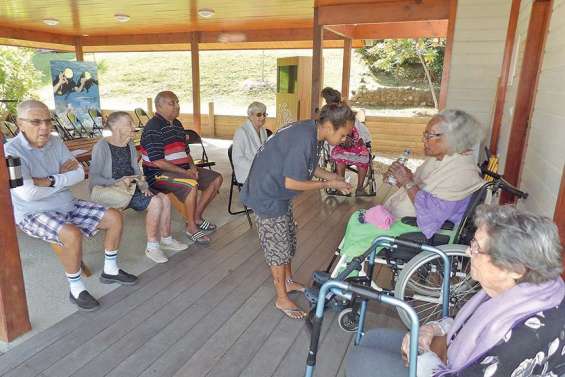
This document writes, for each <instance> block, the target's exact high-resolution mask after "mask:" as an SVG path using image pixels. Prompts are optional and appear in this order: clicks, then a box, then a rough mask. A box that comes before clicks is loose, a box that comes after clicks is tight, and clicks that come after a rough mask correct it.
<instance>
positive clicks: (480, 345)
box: [434, 277, 565, 376]
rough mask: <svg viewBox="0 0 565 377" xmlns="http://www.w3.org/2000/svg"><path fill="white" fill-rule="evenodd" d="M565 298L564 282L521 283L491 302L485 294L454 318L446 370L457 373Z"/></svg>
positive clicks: (463, 308)
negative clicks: (524, 322) (527, 320)
mask: <svg viewBox="0 0 565 377" xmlns="http://www.w3.org/2000/svg"><path fill="white" fill-rule="evenodd" d="M563 297H565V283H563V279H561V277H558V278H557V279H554V280H550V281H547V282H544V283H541V284H530V283H521V284H518V285H516V286H515V287H512V288H510V289H508V290H506V291H504V292H502V293H501V294H499V295H497V296H495V297H494V298H490V297H489V296H488V295H487V294H486V292H485V291H484V289H483V290H481V291H479V292H478V293H477V294H475V296H473V297H472V298H471V299H470V300H469V301H468V302H467V303H466V304H465V305H464V306H463V307H462V308H461V311H460V312H459V313H458V314H457V315H456V316H455V321H454V322H453V325H452V326H451V328H450V329H449V332H448V333H447V340H448V349H447V360H448V363H447V370H445V369H443V370H441V371H440V372H439V373H438V374H435V375H434V376H441V375H443V374H444V373H446V372H450V373H453V372H456V371H458V370H461V369H463V368H464V367H465V366H466V365H468V364H469V363H471V362H473V361H474V360H475V359H476V358H477V357H479V356H481V355H483V354H484V353H485V352H487V351H488V350H489V349H491V348H492V347H494V346H495V345H496V344H497V343H498V342H500V341H501V340H502V339H503V338H504V336H505V335H506V334H507V333H508V331H509V330H510V329H512V327H513V326H514V325H515V324H516V323H517V322H519V321H520V320H524V319H525V318H527V317H528V316H531V315H532V314H534V313H537V312H541V311H544V310H547V309H550V308H552V307H555V306H558V305H559V304H560V303H561V301H563Z"/></svg>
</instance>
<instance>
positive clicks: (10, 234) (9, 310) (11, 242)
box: [0, 135, 31, 342]
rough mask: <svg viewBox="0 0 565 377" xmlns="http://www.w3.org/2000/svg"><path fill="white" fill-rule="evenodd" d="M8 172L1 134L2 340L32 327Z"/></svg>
mask: <svg viewBox="0 0 565 377" xmlns="http://www.w3.org/2000/svg"><path fill="white" fill-rule="evenodd" d="M8 182H9V173H8V168H7V166H6V159H5V158H4V144H3V136H1V135H0V206H1V208H2V211H3V213H4V216H3V219H2V221H1V222H0V261H2V262H1V263H0V340H2V341H5V342H10V341H12V340H14V339H15V338H17V337H18V336H20V335H22V334H24V333H26V332H28V331H29V330H31V324H30V322H29V314H28V311H27V301H26V294H25V286H24V276H23V273H22V264H21V260H20V250H19V248H18V239H17V238H16V225H15V222H14V217H13V215H12V213H13V208H12V198H11V197H10V186H9V183H8Z"/></svg>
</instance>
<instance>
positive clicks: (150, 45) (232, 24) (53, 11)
mask: <svg viewBox="0 0 565 377" xmlns="http://www.w3.org/2000/svg"><path fill="white" fill-rule="evenodd" d="M448 2H449V0H261V1H256V0H0V44H9V45H20V46H28V47H44V48H53V49H63V50H72V49H74V46H76V45H80V46H82V48H83V50H84V51H85V52H88V51H132V50H135V51H140V50H158V49H164V50H170V49H175V48H177V47H178V48H181V49H186V46H187V45H188V43H189V41H190V40H191V33H192V32H195V31H198V32H199V33H200V34H199V35H200V41H201V42H202V46H201V48H202V49H239V48H242V46H247V47H248V48H285V47H286V48H303V47H306V46H311V41H312V26H313V25H312V23H313V14H314V7H318V8H319V9H320V14H322V15H323V19H324V24H325V25H336V24H340V25H338V26H337V27H336V28H335V29H331V28H328V29H327V31H326V33H324V39H326V40H327V41H326V45H327V47H337V46H341V45H342V41H341V40H342V39H343V38H344V37H345V38H352V39H354V45H356V46H359V45H360V44H361V43H362V42H361V39H375V38H374V37H375V36H383V35H384V36H385V37H386V35H390V36H389V37H390V38H394V37H395V33H397V34H398V35H399V37H401V36H402V35H408V36H411V35H417V36H442V35H444V30H446V21H445V20H446V18H447V17H446V16H445V15H446V14H447V13H446V12H447V11H446V10H447V4H448ZM202 8H211V9H213V10H214V11H215V14H214V16H213V17H211V18H208V19H206V18H202V17H200V16H199V15H198V10H199V9H202ZM116 14H125V15H128V16H129V17H130V20H129V21H128V22H124V23H121V22H118V21H117V20H116V19H115V17H114V15H116ZM344 16H346V17H345V18H344ZM46 18H55V19H57V20H58V21H59V24H58V25H56V26H48V25H46V24H45V23H43V21H42V20H44V19H46ZM334 20H335V22H333V21H334ZM344 20H345V21H344ZM352 20H353V21H355V20H359V23H360V24H365V25H364V26H363V27H357V26H355V27H353V28H351V27H349V28H348V26H347V25H346V26H343V25H341V24H349V23H354V22H352ZM404 20H407V21H410V22H415V23H414V24H413V26H414V28H412V24H404V25H401V24H396V25H393V23H398V22H402V21H404ZM421 21H424V22H421ZM372 22H373V23H375V26H371V25H368V24H370V23H372ZM418 22H419V24H418ZM386 23H389V24H390V26H386ZM374 28H376V29H378V30H373V29H374ZM411 28H412V31H411V32H407V30H409V29H411ZM388 30H392V34H387V33H388ZM395 30H401V31H402V32H396V31H395ZM428 34H429V35H428ZM364 35H366V36H364ZM226 36H227V38H228V41H229V43H226V42H224V40H223V39H225V38H224V37H226ZM222 38H223V39H222ZM230 38H234V40H230ZM133 46H135V47H133ZM159 46H161V47H159ZM175 46H176V47H175ZM261 46H263V47H261Z"/></svg>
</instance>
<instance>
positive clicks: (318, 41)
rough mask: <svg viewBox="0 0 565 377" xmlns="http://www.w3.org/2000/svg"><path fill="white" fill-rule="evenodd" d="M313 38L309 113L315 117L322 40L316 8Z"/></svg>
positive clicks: (321, 58)
mask: <svg viewBox="0 0 565 377" xmlns="http://www.w3.org/2000/svg"><path fill="white" fill-rule="evenodd" d="M313 27H314V40H313V44H312V100H311V101H312V102H311V106H310V114H311V116H312V118H316V110H317V109H318V108H319V107H320V92H321V91H322V81H323V80H322V75H323V72H322V60H323V59H324V57H323V51H322V41H323V39H324V27H323V26H322V25H318V8H314V26H313Z"/></svg>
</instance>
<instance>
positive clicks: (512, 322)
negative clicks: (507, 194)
mask: <svg viewBox="0 0 565 377" xmlns="http://www.w3.org/2000/svg"><path fill="white" fill-rule="evenodd" d="M475 224H476V226H477V231H476V233H475V238H474V239H473V240H472V241H471V246H469V248H468V249H467V253H468V254H469V255H470V257H471V276H472V277H473V279H475V280H477V281H478V282H479V283H480V284H481V286H482V290H481V291H479V292H478V293H476V294H475V296H473V297H472V298H471V299H470V300H469V301H468V302H467V303H466V304H465V305H464V306H463V307H462V308H461V310H460V311H459V313H458V314H457V315H456V316H455V319H451V318H444V319H442V320H441V321H438V322H430V323H427V324H425V325H424V326H422V327H421V328H420V335H419V337H418V348H419V352H418V353H419V356H418V358H417V364H418V365H417V366H418V376H419V377H429V376H438V377H439V376H442V377H455V376H457V377H471V376H477V377H478V376H480V377H499V376H500V377H509V376H513V377H517V376H520V377H527V376H563V375H564V374H565V303H564V297H565V284H564V283H563V279H562V278H561V276H560V274H561V272H562V269H563V267H562V260H561V258H562V256H561V249H562V247H561V245H560V242H559V235H558V231H557V227H556V226H555V224H553V223H552V222H551V220H549V219H548V218H545V217H542V216H538V215H533V214H529V213H526V212H523V211H520V210H517V209H516V208H514V207H511V206H486V205H482V206H480V207H478V209H477V214H476V216H475ZM403 337H404V338H403ZM408 346H409V335H404V333H403V332H402V331H400V330H396V329H376V330H371V331H369V332H368V333H367V334H366V335H365V336H364V338H363V340H362V342H361V344H360V346H359V347H357V348H356V349H355V350H354V351H353V352H352V353H350V354H349V356H348V360H347V368H346V372H347V373H346V375H347V377H365V376H368V375H370V373H371V372H372V371H374V370H375V369H376V368H378V370H379V376H381V377H392V376H395V377H396V376H406V374H407V369H406V367H405V364H406V362H407V361H408V360H407V357H406V354H407V352H408ZM403 359H404V361H403Z"/></svg>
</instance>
